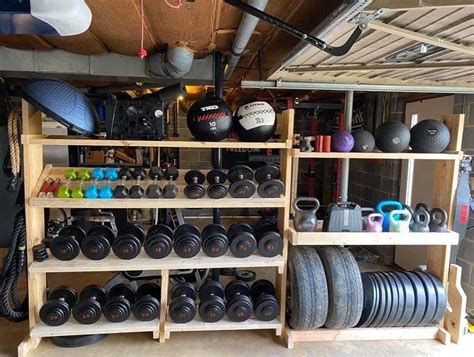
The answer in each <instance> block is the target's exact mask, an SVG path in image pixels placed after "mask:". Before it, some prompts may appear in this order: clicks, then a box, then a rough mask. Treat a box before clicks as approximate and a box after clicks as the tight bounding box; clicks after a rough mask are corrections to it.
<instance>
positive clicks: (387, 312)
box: [375, 272, 392, 327]
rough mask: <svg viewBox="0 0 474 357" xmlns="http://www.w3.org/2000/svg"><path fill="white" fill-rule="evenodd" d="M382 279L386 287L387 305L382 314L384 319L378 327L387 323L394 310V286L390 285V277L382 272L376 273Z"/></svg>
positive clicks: (383, 285)
mask: <svg viewBox="0 0 474 357" xmlns="http://www.w3.org/2000/svg"><path fill="white" fill-rule="evenodd" d="M375 274H376V275H377V276H378V277H379V278H380V280H381V281H382V288H383V289H385V294H386V305H385V311H384V314H383V316H382V320H381V321H380V323H379V324H378V325H377V326H376V327H384V326H385V324H386V323H387V321H388V318H389V317H390V313H391V311H392V288H391V286H390V282H389V281H388V279H387V278H386V277H385V276H384V275H383V274H381V273H380V272H378V273H375Z"/></svg>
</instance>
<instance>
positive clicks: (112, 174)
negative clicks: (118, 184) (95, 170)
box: [104, 167, 119, 181]
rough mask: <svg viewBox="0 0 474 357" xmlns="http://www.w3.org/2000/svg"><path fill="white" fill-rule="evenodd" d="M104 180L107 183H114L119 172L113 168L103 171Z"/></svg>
mask: <svg viewBox="0 0 474 357" xmlns="http://www.w3.org/2000/svg"><path fill="white" fill-rule="evenodd" d="M104 178H105V179H106V180H108V181H116V180H118V178H119V170H118V169H117V168H115V167H109V168H107V169H106V170H105V173H104Z"/></svg>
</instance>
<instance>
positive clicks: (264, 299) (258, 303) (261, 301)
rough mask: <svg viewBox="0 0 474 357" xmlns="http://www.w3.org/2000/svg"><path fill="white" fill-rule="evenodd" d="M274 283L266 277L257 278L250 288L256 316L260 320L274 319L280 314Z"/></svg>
mask: <svg viewBox="0 0 474 357" xmlns="http://www.w3.org/2000/svg"><path fill="white" fill-rule="evenodd" d="M275 294H276V291H275V287H274V286H273V284H272V283H271V282H270V281H268V280H265V279H261V280H257V281H256V282H255V283H253V284H252V287H251V288H250V296H251V297H252V301H253V306H254V311H255V317H256V318H257V320H260V321H272V320H274V319H276V318H277V317H278V315H279V314H280V304H279V303H278V300H277V298H276V297H275Z"/></svg>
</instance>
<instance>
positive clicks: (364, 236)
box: [288, 223, 459, 246]
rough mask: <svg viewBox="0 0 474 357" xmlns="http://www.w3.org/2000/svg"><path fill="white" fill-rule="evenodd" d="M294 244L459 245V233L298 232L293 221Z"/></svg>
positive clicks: (289, 235)
mask: <svg viewBox="0 0 474 357" xmlns="http://www.w3.org/2000/svg"><path fill="white" fill-rule="evenodd" d="M288 241H289V242H290V243H291V244H292V245H433V246H434V245H438V246H439V245H457V244H458V241H459V234H458V233H456V232H452V231H449V232H446V233H434V232H433V233H432V232H430V233H419V232H410V233H393V232H382V233H372V232H297V231H296V230H295V229H294V227H293V223H291V226H290V228H289V230H288Z"/></svg>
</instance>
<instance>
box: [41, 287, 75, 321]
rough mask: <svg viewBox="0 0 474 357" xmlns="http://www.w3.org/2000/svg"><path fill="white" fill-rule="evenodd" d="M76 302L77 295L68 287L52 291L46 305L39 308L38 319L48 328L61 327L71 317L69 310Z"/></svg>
mask: <svg viewBox="0 0 474 357" xmlns="http://www.w3.org/2000/svg"><path fill="white" fill-rule="evenodd" d="M76 301H77V293H76V291H75V290H74V289H73V288H70V287H68V286H58V287H56V288H55V289H53V290H52V291H51V292H50V293H49V295H48V300H47V301H46V303H45V304H44V305H43V306H41V309H40V313H39V316H40V319H41V321H43V322H44V323H45V324H46V325H48V326H61V325H63V324H65V323H66V322H67V321H68V320H69V317H70V316H71V309H72V307H73V306H74V304H75V303H76Z"/></svg>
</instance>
